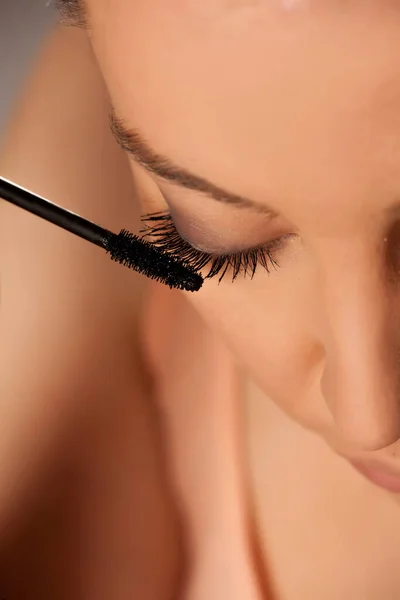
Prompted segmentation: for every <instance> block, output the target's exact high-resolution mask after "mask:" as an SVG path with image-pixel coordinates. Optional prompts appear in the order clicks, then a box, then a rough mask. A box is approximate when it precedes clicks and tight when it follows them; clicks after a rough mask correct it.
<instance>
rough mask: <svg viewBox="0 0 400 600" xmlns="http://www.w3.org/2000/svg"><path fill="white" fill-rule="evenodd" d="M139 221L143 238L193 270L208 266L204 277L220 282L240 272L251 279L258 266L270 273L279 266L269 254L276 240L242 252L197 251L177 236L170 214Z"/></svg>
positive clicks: (147, 216) (158, 214) (152, 215)
mask: <svg viewBox="0 0 400 600" xmlns="http://www.w3.org/2000/svg"><path fill="white" fill-rule="evenodd" d="M142 222H143V223H144V224H145V227H144V229H142V231H141V233H142V234H143V237H146V238H147V237H151V238H152V240H153V241H154V243H155V244H156V245H157V247H159V248H162V249H163V250H164V251H166V252H170V253H171V254H173V255H174V256H176V257H178V258H179V259H181V260H182V261H184V262H185V264H187V265H189V266H190V267H192V268H193V269H195V270H196V271H201V270H202V269H204V268H205V267H207V266H208V265H209V271H208V273H207V275H205V278H206V279H211V278H212V277H217V276H219V279H218V281H219V282H221V281H222V279H223V278H224V277H225V275H226V274H227V273H228V272H231V273H232V281H235V279H237V277H238V276H239V275H243V276H244V277H247V276H249V277H250V279H253V277H254V274H255V272H256V269H257V267H258V265H260V266H261V267H263V268H264V269H265V270H266V271H267V273H270V271H271V267H273V268H274V269H276V268H278V267H279V264H278V263H277V261H276V260H275V258H274V257H273V255H272V251H273V250H274V249H275V250H276V249H277V247H278V245H279V240H275V241H273V242H271V243H270V244H267V245H265V246H259V247H257V248H252V249H250V250H245V251H242V252H236V253H233V254H221V255H216V254H209V253H207V252H203V251H201V250H197V249H196V248H194V247H193V246H191V245H190V244H189V242H186V241H185V240H184V239H183V238H182V237H181V236H180V235H179V233H178V230H177V229H176V227H175V225H174V222H173V220H172V217H171V215H170V214H169V213H165V212H162V213H154V214H151V215H144V216H143V217H142Z"/></svg>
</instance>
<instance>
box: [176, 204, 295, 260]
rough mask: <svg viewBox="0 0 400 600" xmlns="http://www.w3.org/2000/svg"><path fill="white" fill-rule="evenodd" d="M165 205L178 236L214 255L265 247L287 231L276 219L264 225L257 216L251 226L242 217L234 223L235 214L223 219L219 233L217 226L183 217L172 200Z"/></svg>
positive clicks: (251, 220) (251, 221) (197, 219)
mask: <svg viewBox="0 0 400 600" xmlns="http://www.w3.org/2000/svg"><path fill="white" fill-rule="evenodd" d="M168 204H169V206H170V211H169V213H170V216H171V218H172V220H173V223H174V226H175V227H176V229H177V231H178V233H179V235H180V236H181V237H182V239H184V240H185V241H186V242H187V243H189V244H190V245H191V246H193V247H194V248H196V249H197V250H199V251H201V252H207V253H209V254H213V255H216V256H222V255H226V254H235V253H240V252H246V251H249V250H251V249H252V248H253V249H254V248H258V247H260V246H266V245H268V244H269V243H272V242H273V241H274V240H276V239H278V238H282V237H284V236H285V235H287V234H288V230H287V228H285V229H284V228H283V227H282V226H280V225H279V223H278V222H277V223H274V224H272V223H271V222H270V221H268V223H267V224H266V223H265V222H263V221H262V219H260V218H258V219H257V227H255V226H254V219H249V220H248V222H246V221H244V220H243V219H242V220H241V222H240V225H239V226H238V225H237V217H236V218H235V219H234V220H232V221H230V220H228V219H224V222H223V233H221V229H216V228H214V227H211V225H210V223H209V222H204V220H203V219H199V218H193V217H192V216H191V215H189V216H186V215H185V214H182V212H183V211H181V210H176V209H175V208H174V206H173V205H172V203H168ZM231 223H232V224H231ZM252 225H253V227H252ZM238 229H239V231H238ZM240 229H243V233H242V235H241V236H240V237H241V238H242V239H238V236H239V233H240ZM249 237H252V238H253V241H252V242H251V243H249V242H248V240H249ZM242 240H247V241H246V242H244V241H242Z"/></svg>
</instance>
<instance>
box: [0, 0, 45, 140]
mask: <svg viewBox="0 0 400 600" xmlns="http://www.w3.org/2000/svg"><path fill="white" fill-rule="evenodd" d="M47 4H48V0H0V136H1V133H2V130H3V127H4V122H5V120H6V118H7V115H8V114H9V111H10V108H11V106H12V103H13V100H14V99H15V96H16V95H17V94H18V91H19V90H20V88H21V85H22V84H23V81H24V77H25V76H26V74H27V72H28V71H29V66H30V64H31V62H32V60H33V59H34V57H35V53H36V52H37V49H38V47H39V45H40V41H41V39H42V37H43V35H44V34H45V32H46V31H47V30H48V28H49V27H50V26H51V24H52V22H54V20H55V17H56V12H55V10H54V8H53V7H50V8H49V7H47Z"/></svg>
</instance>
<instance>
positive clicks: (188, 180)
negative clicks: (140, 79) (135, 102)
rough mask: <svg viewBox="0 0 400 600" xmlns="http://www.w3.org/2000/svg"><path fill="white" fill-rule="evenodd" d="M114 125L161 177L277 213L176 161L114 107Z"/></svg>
mask: <svg viewBox="0 0 400 600" xmlns="http://www.w3.org/2000/svg"><path fill="white" fill-rule="evenodd" d="M110 126H111V131H112V133H113V135H114V137H115V139H116V140H117V142H118V144H119V145H120V146H121V148H122V149H123V150H124V151H125V152H127V153H128V154H129V155H130V156H132V157H133V158H134V159H135V160H136V162H138V163H139V164H140V165H141V166H142V167H144V168H145V169H146V170H147V171H149V172H151V173H153V174H154V175H156V176H157V177H160V178H161V179H165V180H166V181H169V182H172V183H174V184H176V185H178V186H180V187H183V188H186V189H188V190H194V191H196V192H201V193H202V194H205V195H207V196H209V197H210V198H212V199H213V200H216V201H218V202H222V203H224V204H230V205H234V206H237V207H240V208H245V209H248V210H253V211H256V212H259V213H263V214H267V215H268V216H269V217H270V218H271V219H272V218H274V217H276V216H277V213H276V212H275V211H274V210H273V209H271V208H268V207H267V206H265V205H263V204H259V203H257V202H254V200H251V199H250V198H246V197H244V196H240V195H237V194H233V193H232V192H228V191H226V190H224V189H222V188H220V187H219V186H217V185H215V184H214V183H212V182H211V181H208V180H207V179H205V178H204V177H201V176H200V175H196V174H194V173H192V172H191V171H189V170H188V169H185V168H183V167H180V166H178V165H176V164H174V163H173V162H172V161H171V160H170V159H168V158H167V157H166V156H163V155H162V154H159V153H158V152H156V151H155V150H153V149H152V148H151V146H150V145H149V144H148V142H147V141H146V140H145V139H144V137H143V136H142V135H141V134H140V132H139V131H138V130H137V129H133V128H129V127H128V126H127V125H126V124H125V122H124V120H123V119H122V118H121V117H119V116H117V114H116V112H115V110H112V111H111V113H110Z"/></svg>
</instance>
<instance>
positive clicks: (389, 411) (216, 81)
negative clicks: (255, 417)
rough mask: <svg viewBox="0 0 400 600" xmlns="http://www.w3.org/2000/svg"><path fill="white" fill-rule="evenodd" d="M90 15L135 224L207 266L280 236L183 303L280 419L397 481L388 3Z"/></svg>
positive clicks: (318, 1) (126, 8) (399, 332)
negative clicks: (165, 224)
mask: <svg viewBox="0 0 400 600" xmlns="http://www.w3.org/2000/svg"><path fill="white" fill-rule="evenodd" d="M87 4H88V16H89V21H90V36H91V40H92V44H93V47H94V50H95V53H96V56H97V59H98V61H99V64H100V67H101V69H102V72H103V75H104V77H105V80H106V83H107V86H108V89H109V91H110V95H111V99H112V102H113V105H114V108H115V113H116V115H117V116H118V117H119V118H120V119H122V120H123V121H124V123H125V125H126V126H128V127H129V128H131V129H132V132H131V133H132V135H131V136H130V143H131V144H132V145H133V146H134V147H133V150H134V151H135V152H136V154H137V158H138V159H139V161H141V162H142V164H145V163H148V165H149V168H148V169H146V168H144V167H143V166H140V167H139V166H138V162H137V161H135V160H134V159H133V158H132V169H133V173H134V176H135V179H136V182H137V186H138V190H139V194H140V199H141V202H142V206H143V212H146V213H148V212H152V211H160V210H165V209H168V210H170V211H171V213H172V217H173V220H174V222H175V224H176V226H177V228H178V230H179V232H180V234H181V235H182V236H183V237H184V238H185V239H186V240H187V241H189V242H190V243H192V244H193V245H194V246H195V247H196V248H198V249H201V250H204V251H206V252H210V253H217V254H218V253H219V254H221V253H237V252H240V251H247V250H249V249H252V248H254V247H259V246H261V245H268V244H269V243H270V242H275V241H276V240H279V243H274V244H273V245H272V246H271V247H270V253H271V258H273V259H274V260H275V261H276V262H277V263H278V264H279V266H276V267H274V266H273V264H272V263H269V267H270V268H269V271H270V272H269V273H268V272H267V270H265V269H264V268H263V267H262V266H261V267H259V268H258V269H257V272H256V275H255V277H254V279H252V280H251V278H249V277H247V278H244V277H243V276H242V275H239V276H238V277H237V279H236V280H235V281H234V282H233V283H232V275H231V274H229V273H227V274H226V276H225V277H224V279H223V280H222V281H221V283H220V284H219V282H218V277H216V278H213V279H210V280H206V283H205V285H204V287H203V289H202V290H201V292H199V293H197V294H193V295H190V300H191V301H192V302H193V304H195V305H196V307H197V309H198V310H199V311H200V312H201V313H202V314H203V315H204V317H205V318H206V319H207V320H208V321H209V322H211V324H212V325H213V327H215V328H216V329H218V330H219V331H220V332H221V333H223V335H224V336H225V338H226V340H227V341H228V343H229V345H230V347H231V348H232V349H233V350H234V352H235V353H236V355H237V356H238V357H239V359H240V360H241V361H242V363H244V364H245V365H246V366H247V367H248V369H249V370H250V372H251V373H252V375H253V377H254V378H255V380H256V381H257V382H258V383H259V384H260V385H261V386H262V387H263V389H264V390H265V391H266V392H267V393H268V395H269V396H270V397H271V398H272V399H273V400H274V401H275V402H276V403H278V404H279V405H280V406H281V407H282V408H283V409H284V410H285V411H286V412H287V414H289V415H290V416H291V417H292V418H294V419H295V420H296V421H298V422H299V423H301V424H302V425H304V426H306V427H307V428H309V429H311V430H314V431H316V432H318V433H319V434H320V435H321V436H323V437H324V438H325V439H326V441H327V442H328V443H329V444H330V445H331V446H332V447H333V448H334V449H335V450H336V451H337V452H339V453H341V454H344V455H346V456H347V457H348V458H351V459H355V460H362V461H365V462H370V461H371V464H372V462H373V461H375V462H378V464H379V465H382V466H383V467H388V468H391V467H393V468H394V469H395V470H396V469H397V470H396V472H397V473H399V474H400V457H399V459H398V460H397V462H396V458H397V456H396V455H397V454H398V453H399V454H400V445H399V443H398V441H397V440H398V438H399V436H400V289H399V282H400V280H399V272H400V45H399V31H400V12H398V9H396V8H395V4H396V2H387V3H386V2H384V0H377V1H376V2H374V1H373V0H354V1H352V2H339V1H333V0H329V1H328V0H309V1H308V2H307V1H304V2H300V1H298V2H294V1H293V0H292V1H291V2H286V3H285V2H283V1H282V2H280V1H278V0H269V1H267V0H265V1H262V0H259V1H256V0H253V1H250V0H248V1H240V0H212V1H211V0H210V1H205V0H168V2H166V1H165V0H135V2H131V1H130V0H113V1H112V2H110V1H108V0H87ZM127 139H128V137H126V138H125V141H127ZM143 140H145V141H146V143H147V146H148V147H147V146H146V147H145V145H144V144H143V143H142V142H143ZM149 148H151V149H152V152H151V151H150V150H149ZM144 150H146V152H144ZM152 153H154V154H156V155H158V156H155V157H153V156H152V155H151V154H152ZM161 157H166V158H167V159H168V161H169V162H171V163H173V165H176V166H177V169H175V170H172V173H171V172H170V171H168V169H167V168H165V170H164V175H162V174H156V173H155V171H158V170H159V169H158V167H160V166H161V167H162V166H163V165H164V167H166V161H164V162H163V161H162V160H160V159H161ZM156 163H157V164H156ZM159 163H161V165H160V164H159ZM178 169H183V170H184V171H185V172H184V173H180V172H178ZM186 171H188V172H189V173H187V172H186ZM167 174H168V177H167ZM192 175H195V176H197V177H194V178H193V177H192ZM199 178H201V179H199ZM172 179H179V181H178V182H175V181H172ZM203 180H207V182H209V185H208V184H207V183H206V182H204V181H203ZM192 188H197V189H192ZM222 190H223V191H224V192H223V191H222ZM225 192H226V193H225ZM213 195H214V196H216V197H213ZM194 343H195V341H194Z"/></svg>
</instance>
